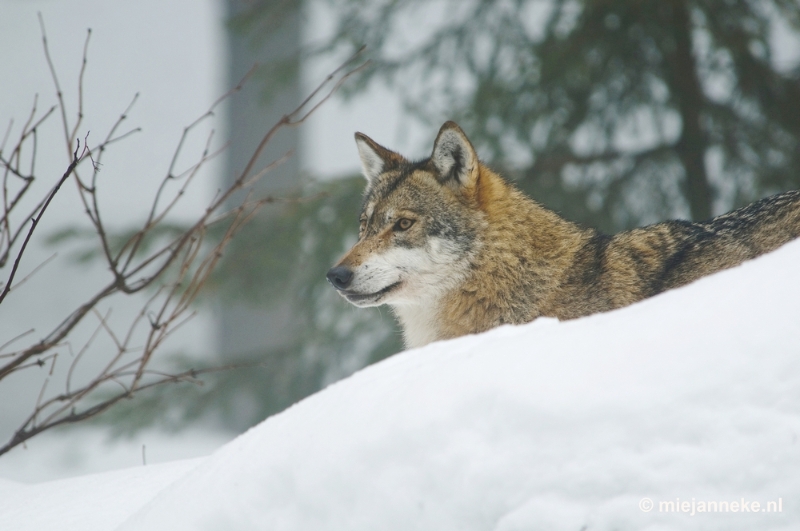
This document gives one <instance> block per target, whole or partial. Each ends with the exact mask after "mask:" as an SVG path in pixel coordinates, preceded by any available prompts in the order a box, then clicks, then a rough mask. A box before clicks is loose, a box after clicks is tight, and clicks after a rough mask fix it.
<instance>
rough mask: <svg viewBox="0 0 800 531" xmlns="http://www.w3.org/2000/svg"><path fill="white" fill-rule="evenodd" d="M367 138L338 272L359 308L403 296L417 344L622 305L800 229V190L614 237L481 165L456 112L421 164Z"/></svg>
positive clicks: (408, 333)
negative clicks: (359, 199) (355, 212)
mask: <svg viewBox="0 0 800 531" xmlns="http://www.w3.org/2000/svg"><path fill="white" fill-rule="evenodd" d="M356 145H357V146H358V151H359V155H360V157H361V163H362V169H363V172H364V176H365V177H366V178H367V188H366V190H365V193H364V203H363V206H362V212H361V217H360V222H361V228H360V231H359V240H358V242H357V243H356V244H355V245H354V246H353V248H352V249H350V251H348V253H347V254H346V255H345V256H344V257H343V258H342V259H341V261H340V262H339V263H338V264H337V265H336V266H335V267H333V268H332V269H331V270H330V271H329V272H328V279H329V280H330V281H331V283H332V284H333V285H334V287H335V288H336V289H337V290H339V293H340V294H342V296H344V297H345V298H346V299H348V300H349V301H350V302H351V303H353V304H354V305H356V306H362V307H363V306H377V305H380V304H389V305H390V306H392V307H393V309H394V311H395V314H396V315H397V317H398V319H399V320H400V322H401V324H402V326H403V330H404V334H405V340H406V344H407V345H408V346H409V347H417V346H421V345H424V344H426V343H429V342H431V341H435V340H438V339H447V338H452V337H458V336H461V335H464V334H470V333H477V332H482V331H485V330H488V329H490V328H493V327H495V326H499V325H501V324H521V323H526V322H529V321H532V320H533V319H536V318H537V317H539V316H549V317H556V318H559V319H572V318H576V317H580V316H583V315H589V314H591V313H595V312H600V311H607V310H611V309H614V308H619V307H621V306H625V305H628V304H631V303H633V302H636V301H639V300H641V299H643V298H645V297H649V296H652V295H655V294H657V293H660V292H661V291H664V290H666V289H670V288H673V287H677V286H681V285H683V284H686V283H688V282H691V281H693V280H695V279H697V278H699V277H701V276H704V275H707V274H710V273H713V272H715V271H718V270H720V269H725V268H727V267H732V266H734V265H737V264H739V263H741V262H742V261H744V260H747V259H749V258H753V257H755V256H758V255H759V254H762V253H764V252H768V251H771V250H773V249H775V248H777V247H778V246H780V245H782V244H783V243H786V242H787V241H789V240H791V239H793V238H796V237H797V236H798V235H800V192H797V191H793V192H786V193H784V194H780V195H777V196H773V197H771V198H767V199H763V200H761V201H758V202H756V203H753V204H752V205H750V206H747V207H745V208H742V209H739V210H736V211H734V212H731V213H729V214H725V215H724V216H719V217H718V218H714V219H713V220H710V221H708V222H704V223H690V222H685V221H669V222H664V223H658V224H655V225H651V226H649V227H645V228H640V229H634V230H631V231H625V232H621V233H619V234H617V235H614V236H606V235H603V234H600V233H598V232H597V231H595V230H593V229H585V228H582V227H579V226H578V225H576V224H574V223H572V222H569V221H567V220H565V219H563V218H561V217H560V216H559V215H557V214H556V213H555V212H552V211H550V210H548V209H546V208H544V207H542V206H541V205H539V204H538V203H536V202H535V201H533V200H532V199H530V198H528V197H527V196H525V195H524V194H523V193H522V192H520V191H519V190H518V189H517V188H516V187H514V186H513V185H511V184H510V183H508V182H507V181H505V180H504V179H503V178H501V177H500V176H499V175H497V174H496V173H494V172H493V171H492V170H490V169H489V168H488V167H487V166H485V165H483V164H482V163H480V162H479V160H478V157H477V154H476V153H475V149H474V148H473V146H472V144H471V143H470V141H469V140H468V139H467V137H466V135H465V134H464V132H463V131H462V130H461V129H460V128H459V127H458V126H457V125H456V124H455V123H453V122H447V123H445V124H444V125H443V126H442V128H441V129H440V130H439V134H438V135H437V137H436V140H435V142H434V147H433V152H432V154H431V156H430V158H428V159H424V160H422V161H417V162H412V161H409V160H407V159H405V158H404V157H402V156H401V155H399V154H397V153H395V152H393V151H390V150H388V149H386V148H384V147H382V146H380V145H379V144H377V143H376V142H374V141H373V140H372V139H370V138H369V137H367V136H365V135H363V134H361V133H356Z"/></svg>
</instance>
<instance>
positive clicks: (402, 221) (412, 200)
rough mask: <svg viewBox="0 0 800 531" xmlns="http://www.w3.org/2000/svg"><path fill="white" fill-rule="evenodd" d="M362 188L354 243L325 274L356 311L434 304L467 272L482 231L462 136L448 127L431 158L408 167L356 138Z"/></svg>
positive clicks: (475, 174)
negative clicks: (362, 193) (358, 223)
mask: <svg viewBox="0 0 800 531" xmlns="http://www.w3.org/2000/svg"><path fill="white" fill-rule="evenodd" d="M356 145H357V146H358V152H359V155H360V156H361V165H362V168H363V172H364V176H365V177H366V178H367V188H366V191H365V192H364V201H363V203H362V207H361V216H360V218H359V222H360V224H361V225H360V229H359V236H358V242H357V243H356V244H355V245H354V246H353V247H352V248H351V249H350V250H349V251H348V252H347V254H345V256H344V257H343V258H342V259H341V260H340V261H339V263H338V264H336V265H335V266H334V267H333V268H331V269H330V271H328V280H329V281H330V282H331V284H333V286H334V287H335V288H336V289H337V290H338V291H339V293H340V294H341V295H342V296H343V297H345V298H346V299H347V300H348V301H350V302H351V303H353V304H354V305H356V306H361V307H365V306H377V305H380V304H384V303H386V304H391V305H393V306H401V305H408V304H421V303H425V302H426V301H431V300H435V299H437V298H438V297H440V296H441V295H442V294H443V293H444V292H446V291H447V290H448V289H451V288H452V287H453V286H455V285H456V284H458V282H459V281H460V280H461V279H462V278H463V277H464V275H466V273H467V271H468V270H469V263H470V257H471V255H472V254H473V253H474V252H475V251H476V248H477V246H478V245H479V243H478V241H477V239H476V234H477V232H478V230H479V228H480V226H481V225H482V223H483V221H482V220H483V218H482V216H481V215H480V208H479V205H478V203H479V197H478V196H479V194H478V193H477V190H478V185H479V180H480V175H481V168H480V164H479V162H478V157H477V154H476V153H475V149H474V148H473V147H472V144H471V143H470V141H469V140H468V139H467V137H466V135H465V134H464V132H463V131H462V130H461V129H460V128H459V127H458V125H456V124H455V123H453V122H447V123H445V124H444V125H443V126H442V128H441V129H440V130H439V134H438V135H437V137H436V140H435V142H434V145H433V152H432V154H431V156H430V158H428V159H425V160H422V161H418V162H412V161H409V160H407V159H405V158H404V157H403V156H401V155H399V154H397V153H395V152H393V151H390V150H388V149H386V148H384V147H382V146H380V145H379V144H377V143H376V142H374V141H373V140H372V139H370V138H369V137H367V136H366V135H363V134H361V133H356Z"/></svg>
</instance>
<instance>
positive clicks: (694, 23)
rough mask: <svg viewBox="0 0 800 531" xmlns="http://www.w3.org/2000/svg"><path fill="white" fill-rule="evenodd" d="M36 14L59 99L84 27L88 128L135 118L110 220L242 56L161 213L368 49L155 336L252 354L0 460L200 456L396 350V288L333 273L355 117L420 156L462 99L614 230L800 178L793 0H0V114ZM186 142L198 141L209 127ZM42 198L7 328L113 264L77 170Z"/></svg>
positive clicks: (28, 400)
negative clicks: (101, 247)
mask: <svg viewBox="0 0 800 531" xmlns="http://www.w3.org/2000/svg"><path fill="white" fill-rule="evenodd" d="M37 12H41V14H42V16H43V19H44V21H45V24H46V27H47V34H48V41H49V44H50V47H51V53H52V56H53V62H54V63H55V65H56V67H57V69H58V71H59V75H60V79H61V85H62V87H63V89H64V97H65V100H66V101H67V102H71V101H75V99H76V98H77V80H78V75H79V71H80V66H81V64H80V59H81V54H82V50H83V44H84V40H85V37H86V29H87V28H92V36H91V42H90V46H89V52H88V64H87V71H86V76H85V80H84V86H85V89H84V91H85V94H84V101H85V109H84V114H85V116H86V121H85V123H84V127H85V128H86V130H87V131H98V132H100V131H105V130H107V129H108V127H109V126H110V125H111V124H113V122H114V121H115V120H116V119H117V117H118V116H119V115H120V113H121V112H122V111H123V110H124V109H125V107H126V106H127V104H128V103H129V101H130V99H131V97H132V96H133V94H135V93H137V92H138V93H140V97H139V100H138V101H137V103H136V106H135V107H134V109H133V110H132V111H131V112H130V114H129V117H128V118H127V121H129V122H130V124H131V126H132V127H133V126H137V127H141V128H142V131H141V132H140V133H137V134H136V135H133V136H131V137H130V138H129V139H126V140H125V143H124V144H121V145H120V146H119V147H118V148H115V150H114V151H113V154H110V155H109V157H108V158H107V159H105V161H104V164H103V168H102V172H101V173H100V175H101V183H102V184H103V186H104V188H103V196H102V198H103V200H104V201H105V203H104V207H105V209H106V211H107V212H108V214H107V216H108V220H109V221H108V223H109V225H110V226H112V227H113V228H114V229H115V230H117V231H120V232H124V231H125V230H127V229H128V228H129V227H130V226H131V225H132V224H134V223H136V222H137V221H140V220H141V219H142V218H143V217H144V216H146V213H147V209H148V208H149V206H150V204H151V202H152V197H153V194H154V193H155V190H156V188H157V187H158V185H159V182H160V180H161V178H162V177H163V175H164V172H165V171H166V168H167V167H168V166H169V164H170V159H171V156H172V154H173V153H174V151H175V147H176V144H177V142H178V140H179V138H180V136H181V132H182V130H183V128H184V127H185V126H186V125H188V124H189V123H191V122H192V121H193V120H194V119H195V118H197V117H198V116H200V115H202V114H203V113H204V112H205V110H206V109H207V108H208V107H209V106H210V105H211V103H212V102H213V101H214V100H215V99H216V98H217V97H218V96H219V95H221V94H223V93H225V92H226V91H227V90H228V89H229V88H231V87H233V86H235V85H236V84H237V83H238V82H239V80H240V79H241V78H242V76H244V74H245V73H246V72H247V71H249V70H250V69H251V68H252V67H253V65H254V64H258V67H257V69H256V71H255V73H254V75H253V76H252V77H251V79H250V80H249V81H248V83H247V84H246V85H245V88H244V89H243V90H242V91H241V92H240V93H238V94H236V95H235V96H234V97H233V98H232V99H231V100H230V101H229V102H228V103H227V104H226V106H225V107H224V109H223V110H222V112H218V113H215V116H214V117H213V120H211V121H210V123H209V124H208V126H207V127H208V128H213V129H214V130H215V131H216V136H217V137H218V138H220V139H221V140H220V142H221V143H223V144H224V142H225V141H227V140H229V141H230V145H229V147H228V149H227V150H226V151H225V152H224V153H223V154H222V155H221V156H220V157H217V158H216V159H214V160H213V161H212V163H211V164H210V165H208V166H207V167H205V168H204V169H203V171H202V173H201V174H200V175H199V176H198V178H197V180H196V182H195V183H194V184H193V188H192V189H191V190H190V191H189V193H187V194H186V197H184V198H183V199H182V202H181V204H180V207H179V208H178V209H177V210H176V211H175V212H174V220H173V221H174V223H176V224H181V223H183V224H188V223H190V222H191V220H192V219H193V217H192V216H193V215H196V213H197V212H201V211H202V209H203V208H204V207H205V206H206V205H207V204H208V202H209V201H210V200H211V199H212V198H213V197H214V195H215V193H217V191H218V190H219V188H220V187H222V186H224V184H225V183H226V182H230V181H231V179H233V178H234V176H236V175H237V174H238V172H240V171H241V169H242V168H243V167H244V166H245V164H246V163H247V160H248V159H249V157H250V155H251V154H252V153H253V151H254V149H255V146H256V145H257V143H258V142H259V140H260V139H261V137H262V136H263V134H264V133H265V132H266V130H267V129H268V128H269V127H270V126H271V125H272V124H273V123H275V122H276V121H277V120H278V119H280V117H281V116H282V115H283V114H285V113H287V112H289V111H291V110H292V109H293V108H294V107H295V106H297V105H298V104H299V103H300V101H301V100H302V98H303V97H304V95H305V94H307V93H308V92H310V91H311V90H312V89H313V88H314V87H315V86H316V85H317V84H318V83H319V82H320V81H322V80H323V79H324V78H325V76H326V75H327V74H328V73H329V72H331V71H332V70H333V69H334V68H336V66H338V65H339V64H340V63H341V62H342V61H343V60H344V59H346V58H347V57H349V56H350V55H351V54H352V53H353V52H354V51H355V50H357V49H358V48H360V47H361V46H362V45H364V44H366V45H367V48H366V51H365V52H364V58H368V59H369V60H370V64H369V66H368V67H367V68H366V69H364V70H362V71H361V72H359V74H358V75H356V76H354V77H352V78H350V79H348V80H347V82H346V83H345V84H344V85H343V86H342V88H341V90H340V91H339V93H337V95H336V96H335V97H334V98H333V99H331V100H330V101H327V102H326V103H325V104H324V105H323V106H322V107H321V108H320V109H319V110H318V111H317V112H316V113H315V114H314V115H313V116H312V117H311V118H310V119H309V120H308V122H306V123H305V124H303V125H302V126H300V127H298V128H294V129H289V130H284V131H282V133H281V134H280V135H279V136H278V137H276V139H275V141H274V142H272V143H271V144H270V146H269V148H268V149H267V150H266V152H265V153H264V154H263V155H262V156H261V158H260V159H259V164H260V165H261V166H265V165H267V164H269V163H270V162H271V161H274V160H276V159H279V158H281V157H282V156H283V155H284V154H285V153H287V152H289V151H291V152H292V153H293V156H292V157H291V158H290V159H288V160H287V161H286V162H285V163H284V164H282V165H281V166H279V167H278V168H277V169H275V170H274V171H272V172H270V173H269V174H268V175H267V176H266V177H265V179H264V180H262V181H261V182H260V183H259V189H258V194H260V195H272V196H276V197H290V198H303V199H302V200H300V201H293V202H288V203H281V204H275V205H267V206H266V207H265V208H264V209H263V210H262V211H261V212H260V214H259V215H258V216H257V217H256V218H255V219H254V220H253V221H252V222H251V223H250V224H249V225H248V226H247V227H246V228H245V229H244V231H243V232H241V233H240V234H239V235H238V236H237V237H236V239H235V240H234V241H233V243H232V244H231V246H230V247H229V248H228V250H227V252H226V253H225V256H224V258H223V260H222V263H221V264H220V266H219V267H218V269H217V271H216V273H215V275H214V276H213V278H212V280H211V281H210V282H209V284H208V285H207V286H206V287H207V289H206V290H205V291H204V293H203V295H202V296H201V297H200V300H199V301H198V303H197V304H196V308H195V310H196V316H195V317H194V318H193V319H192V320H191V321H190V322H189V323H187V324H186V325H185V326H183V327H181V329H179V330H178V331H177V332H176V333H175V334H174V335H173V336H172V337H171V339H170V341H169V342H167V343H166V344H165V345H163V346H162V347H161V349H160V351H159V353H158V360H156V363H157V366H158V367H161V368H163V370H165V371H168V370H172V371H181V370H186V369H188V368H192V367H197V366H209V367H213V366H218V365H239V366H241V367H239V368H232V369H229V370H224V371H219V372H214V373H209V374H205V375H203V376H202V378H201V380H202V382H203V383H202V385H196V384H189V383H186V384H170V385H165V386H159V387H155V388H153V389H151V390H146V391H143V392H141V393H139V394H137V395H135V396H134V397H133V398H132V399H130V400H125V401H123V402H121V403H119V404H117V405H116V406H114V407H113V408H112V409H110V410H109V411H107V412H105V413H103V414H102V415H100V416H98V417H95V418H94V419H92V420H90V421H86V422H83V423H77V424H75V425H72V426H68V427H63V428H56V429H54V430H51V431H49V432H46V433H43V434H41V435H38V436H36V437H35V438H33V439H31V440H30V441H28V443H27V444H26V445H25V446H19V447H17V448H14V449H13V450H12V451H11V452H9V453H8V454H6V455H3V456H0V477H5V478H9V479H19V480H23V481H38V480H43V479H51V478H55V477H62V476H65V475H75V474H79V473H86V472H93V471H100V470H105V469H110V468H117V467H121V466H135V465H137V464H141V463H142V462H143V461H144V460H146V461H147V462H148V463H154V462H159V461H165V460H170V459H177V458H182V457H192V456H196V455H204V454H207V453H209V452H210V451H212V450H213V449H214V448H216V447H218V446H219V445H221V444H223V443H224V442H225V441H227V440H230V439H231V438H232V437H234V436H235V435H237V434H238V433H241V432H243V431H244V430H246V429H247V428H249V427H250V426H253V425H254V424H256V423H258V422H260V421H262V420H263V419H265V418H266V417H268V416H269V415H272V414H274V413H276V412H279V411H281V410H283V409H285V408H286V407H289V406H290V405H291V404H292V403H294V402H296V401H298V400H300V399H302V398H303V397H305V396H307V395H309V394H311V393H313V392H315V391H317V390H319V389H321V388H323V387H325V386H326V385H329V384H331V383H333V382H335V381H337V380H339V379H341V378H344V377H346V376H348V375H349V374H352V373H353V372H354V371H356V370H358V369H360V368H362V367H364V366H366V365H368V364H370V363H374V362H376V361H379V360H381V359H383V358H385V357H387V356H390V355H392V354H394V353H396V352H398V351H399V350H401V349H402V341H401V336H400V333H399V330H398V328H397V326H396V325H395V323H394V320H393V318H392V316H391V313H390V312H389V311H388V310H387V309H369V310H356V309H355V308H353V307H351V306H349V305H348V304H347V303H346V302H344V301H343V300H341V299H340V298H339V297H338V296H337V295H336V294H335V293H334V291H333V290H332V289H330V287H329V286H327V283H326V282H325V276H324V275H325V272H326V270H327V268H328V267H329V266H330V264H332V263H333V262H335V260H336V259H337V257H338V256H339V255H340V254H342V253H343V252H344V251H345V250H346V249H347V248H348V247H349V246H350V245H352V243H353V242H354V241H355V239H356V233H357V223H356V221H357V215H358V212H357V211H358V207H359V204H360V194H361V190H362V187H363V178H362V177H360V176H359V175H358V168H359V165H358V159H357V154H356V150H355V146H354V145H353V136H352V135H353V133H354V132H355V131H361V132H364V133H366V134H368V135H369V136H371V137H372V138H373V139H375V140H376V141H378V142H379V143H382V144H383V145H385V146H387V147H389V148H391V149H394V150H396V151H399V152H401V153H403V154H404V155H406V156H408V157H409V158H424V157H426V156H427V155H428V154H429V150H430V148H431V146H432V142H433V138H434V136H435V134H436V131H437V130H438V127H439V126H440V125H441V123H442V122H444V121H445V120H448V119H453V120H456V121H457V122H458V123H459V124H460V125H461V127H462V128H463V129H464V130H465V131H466V132H467V134H468V135H469V137H470V139H471V140H472V142H473V143H474V144H475V146H476V148H477V149H478V152H479V154H480V156H481V157H482V159H483V160H485V161H486V162H488V163H490V164H491V165H492V166H494V167H495V168H496V169H498V170H500V171H501V172H502V173H503V174H504V175H506V176H507V177H508V178H509V179H512V180H514V181H515V182H516V183H517V184H518V186H519V187H520V188H522V189H523V190H525V191H526V192H528V193H529V194H530V195H531V196H533V197H534V198H535V199H536V200H538V201H539V202H541V203H543V204H544V205H545V206H548V207H550V208H552V209H554V210H556V211H558V212H560V213H561V214H562V215H564V216H565V217H567V218H569V219H572V220H574V221H577V222H580V223H584V224H587V225H592V226H596V227H598V228H600V229H602V230H604V231H606V232H616V231H619V230H623V229H626V228H630V227H634V226H638V225H642V224H647V223H653V222H656V221H659V220H663V219H667V218H675V217H678V218H685V219H695V220H701V219H705V218H708V217H710V216H712V215H716V214H719V213H722V212H725V211H727V210H730V209H732V208H735V207H738V206H742V205H744V204H746V203H748V202H751V201H753V200H755V199H757V198H760V197H763V196H766V195H770V194H773V193H776V192H780V191H783V190H788V189H791V188H797V187H798V186H799V185H800V106H798V105H797V102H798V101H800V4H797V2H796V1H794V0H785V1H783V0H761V1H756V0H752V1H744V0H725V1H710V0H709V1H689V0H676V1H673V2H663V1H661V2H659V1H655V0H652V1H638V2H632V1H628V0H616V1H613V0H607V1H602V0H596V1H590V0H586V1H557V0H508V1H489V0H450V1H445V0H427V1H421V0H419V1H413V0H409V1H406V2H395V1H391V0H374V1H369V0H306V1H301V0H250V1H248V0H227V1H226V0H202V1H200V0H170V1H169V2H158V1H156V0H143V1H140V2H135V3H133V2H122V1H108V0H71V1H69V2H67V1H66V0H25V1H23V0H0V50H2V57H3V63H4V66H5V68H4V71H5V75H3V76H1V77H0V126H2V127H3V131H5V128H6V127H7V126H6V124H8V123H9V122H10V120H12V119H13V120H15V122H14V123H16V124H19V123H22V122H24V120H25V119H26V117H27V115H28V114H29V112H30V108H31V105H32V103H33V100H34V95H35V94H37V93H38V94H39V102H40V105H42V107H48V106H50V105H52V104H54V103H55V101H56V94H55V90H54V88H53V84H52V81H51V79H50V73H49V71H48V67H47V62H46V60H45V58H44V53H43V49H42V42H41V30H40V28H39V22H38V19H37ZM50 125H51V129H53V130H50V131H48V130H46V128H44V127H43V128H42V131H41V133H40V137H41V138H40V139H39V146H38V150H39V159H38V162H37V164H38V168H39V173H40V174H42V175H48V174H49V175H52V179H56V178H57V177H58V176H60V174H61V173H63V168H64V164H65V163H66V162H68V159H67V158H66V153H65V152H64V148H63V145H59V144H58V141H57V140H55V139H56V138H57V135H58V133H59V132H58V130H57V127H56V125H57V123H56V122H54V123H53V124H50ZM9 127H10V130H11V131H14V129H13V128H14V127H15V126H14V125H13V123H12V125H11V126H9ZM16 127H19V125H17V126H16ZM92 134H94V133H92ZM99 134H104V132H103V133H99ZM48 142H51V143H50V144H48ZM192 142H194V143H195V144H196V146H195V147H196V148H197V149H201V148H202V138H197V139H194V138H193V139H190V140H189V144H190V146H191V145H194V144H192ZM241 199H242V198H241V197H239V198H237V199H236V200H238V201H241ZM235 205H236V203H235V201H232V202H231V205H230V206H231V207H234V206H235ZM44 219H45V221H43V224H42V227H41V228H40V229H39V231H40V233H39V236H41V238H40V239H39V240H38V241H37V242H35V246H34V247H33V248H31V250H30V251H28V252H27V253H26V255H25V267H26V268H27V269H26V271H32V270H33V269H35V268H36V267H37V266H38V265H40V264H41V263H43V262H45V261H47V260H49V261H48V262H47V263H46V266H45V267H42V268H41V270H40V271H39V272H38V273H37V274H36V275H35V277H33V278H32V279H31V280H30V281H29V282H28V283H26V285H25V286H24V289H21V290H18V291H19V292H17V291H15V292H14V293H13V294H14V297H9V298H8V299H7V300H6V301H4V302H3V305H2V306H0V344H3V343H5V342H6V341H8V340H10V339H12V338H14V337H16V336H17V335H19V334H20V333H22V332H24V331H26V330H28V329H31V328H34V329H36V330H37V331H45V330H47V329H48V327H52V326H53V324H54V323H58V322H59V321H60V320H61V319H63V318H64V316H65V315H66V314H67V313H68V312H69V311H71V308H72V307H74V305H75V304H79V303H80V300H81V298H82V295H83V296H85V294H86V293H88V292H90V291H91V290H92V285H93V283H96V282H97V281H98V279H101V278H102V277H103V276H104V275H107V274H108V272H107V271H105V270H104V268H103V265H102V263H101V262H100V261H98V260H96V259H94V258H93V257H96V256H97V253H96V249H95V250H94V252H93V247H92V246H93V245H96V243H94V242H93V240H91V239H86V238H79V237H77V236H75V235H77V234H81V232H80V228H81V227H85V226H86V221H85V219H84V216H83V212H82V209H81V208H80V204H79V201H78V198H77V194H75V193H74V192H71V191H69V190H64V191H63V193H62V192H60V193H59V195H58V196H57V199H56V201H54V204H53V206H52V208H51V210H50V211H48V213H47V215H46V217H45V218H44ZM53 255H55V258H52V259H50V257H51V256H53ZM6 269H7V268H6ZM6 269H0V272H3V273H4V274H6V273H5V271H6ZM142 297H146V294H143V295H142ZM137 304H138V306H137ZM140 305H141V301H136V300H131V301H128V300H123V301H118V302H115V303H114V308H113V311H114V318H115V319H117V322H118V323H120V325H124V323H125V322H126V319H127V320H130V318H131V315H134V314H135V313H136V312H137V311H138V308H139V306H140ZM87 330H88V329H87ZM83 333H84V334H88V333H89V332H88V331H85V332H83ZM76 341H77V340H76ZM103 348H104V346H103V344H102V342H98V343H95V344H93V345H92V347H91V349H89V350H88V351H87V353H86V354H85V355H84V358H83V359H82V361H81V369H80V370H81V371H83V372H85V374H87V375H90V374H91V373H92V370H93V367H94V366H98V365H102V363H103V360H104V356H106V354H105V353H104V351H103ZM57 376H58V373H57V372H56V373H52V371H51V372H50V373H49V372H48V368H47V367H45V368H41V367H33V368H32V369H31V370H26V371H22V372H20V374H18V375H14V378H11V379H5V380H2V381H0V437H2V438H3V439H8V438H9V437H10V436H11V435H12V434H13V432H14V430H15V429H16V427H17V426H18V425H19V423H20V420H21V419H22V418H24V416H25V415H26V414H28V413H29V412H30V411H31V409H32V407H33V405H35V404H36V402H37V400H39V399H40V395H41V394H43V391H42V382H43V381H44V380H46V379H48V378H51V379H52V380H53V382H51V383H50V384H49V387H48V388H47V391H46V392H47V393H55V392H58V385H59V384H58V383H56V380H57ZM61 385H63V384H61Z"/></svg>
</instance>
